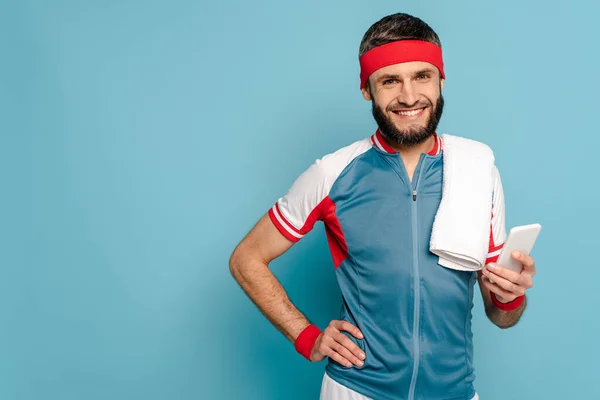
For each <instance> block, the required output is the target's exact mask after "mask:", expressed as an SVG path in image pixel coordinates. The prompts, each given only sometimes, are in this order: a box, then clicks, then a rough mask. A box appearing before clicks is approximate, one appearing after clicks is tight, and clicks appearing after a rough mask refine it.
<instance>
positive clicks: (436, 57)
mask: <svg viewBox="0 0 600 400" xmlns="http://www.w3.org/2000/svg"><path fill="white" fill-rule="evenodd" d="M409 61H424V62H428V63H430V64H433V65H435V66H436V67H437V69H439V70H440V75H441V77H442V79H445V78H446V76H445V75H444V61H443V60H442V48H441V47H439V46H438V45H436V44H434V43H430V42H425V41H422V40H398V41H396V42H391V43H387V44H384V45H381V46H378V47H375V48H374V49H371V50H369V51H367V52H366V53H365V54H363V55H362V57H361V58H360V88H361V89H362V88H363V87H365V85H366V84H367V79H369V76H371V74H372V73H373V72H375V71H377V70H378V69H381V68H383V67H387V66H388V65H394V64H400V63H404V62H409Z"/></svg>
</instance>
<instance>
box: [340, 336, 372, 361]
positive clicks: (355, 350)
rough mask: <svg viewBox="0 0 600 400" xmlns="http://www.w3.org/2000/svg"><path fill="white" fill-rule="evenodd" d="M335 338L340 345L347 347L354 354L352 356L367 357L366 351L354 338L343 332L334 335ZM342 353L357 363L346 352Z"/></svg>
mask: <svg viewBox="0 0 600 400" xmlns="http://www.w3.org/2000/svg"><path fill="white" fill-rule="evenodd" d="M333 339H334V340H335V341H336V342H338V343H339V344H340V345H342V346H344V348H345V349H347V350H348V351H349V352H350V353H351V354H352V357H355V358H358V359H360V360H364V359H365V353H364V352H363V351H362V350H361V349H360V347H358V346H357V345H356V344H355V343H354V342H353V341H352V340H350V339H349V338H348V337H347V336H346V335H344V334H343V333H338V334H337V335H335V336H333ZM342 355H343V356H344V357H346V358H347V359H348V360H350V361H352V362H353V363H354V364H356V362H355V361H354V360H351V359H350V358H349V357H348V356H346V355H345V354H343V353H342Z"/></svg>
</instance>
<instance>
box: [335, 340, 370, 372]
mask: <svg viewBox="0 0 600 400" xmlns="http://www.w3.org/2000/svg"><path fill="white" fill-rule="evenodd" d="M340 335H341V336H344V335H343V334H341V333H340ZM344 338H346V339H348V338H347V337H346V336H344ZM334 339H335V341H334V342H333V343H332V344H331V349H332V350H333V351H335V352H336V353H338V354H339V355H340V356H342V357H343V358H344V359H345V360H348V361H350V362H351V363H352V364H354V365H356V366H357V367H362V366H363V361H362V360H360V359H359V358H358V357H357V356H355V355H354V354H353V353H352V351H350V350H349V349H348V348H347V347H346V346H345V345H343V344H342V343H340V342H342V341H343V339H342V338H339V337H335V338H334ZM348 340H349V339H348ZM350 343H351V344H353V343H352V342H350ZM358 352H360V349H359V350H358Z"/></svg>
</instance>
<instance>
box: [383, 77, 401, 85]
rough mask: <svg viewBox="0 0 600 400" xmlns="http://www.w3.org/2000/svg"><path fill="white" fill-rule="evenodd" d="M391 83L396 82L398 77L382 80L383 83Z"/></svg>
mask: <svg viewBox="0 0 600 400" xmlns="http://www.w3.org/2000/svg"><path fill="white" fill-rule="evenodd" d="M392 83H398V79H391V78H390V79H386V80H385V81H383V84H384V85H391V84H392Z"/></svg>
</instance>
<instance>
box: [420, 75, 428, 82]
mask: <svg viewBox="0 0 600 400" xmlns="http://www.w3.org/2000/svg"><path fill="white" fill-rule="evenodd" d="M427 79H429V75H428V74H419V75H417V80H419V81H424V80H427Z"/></svg>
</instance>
